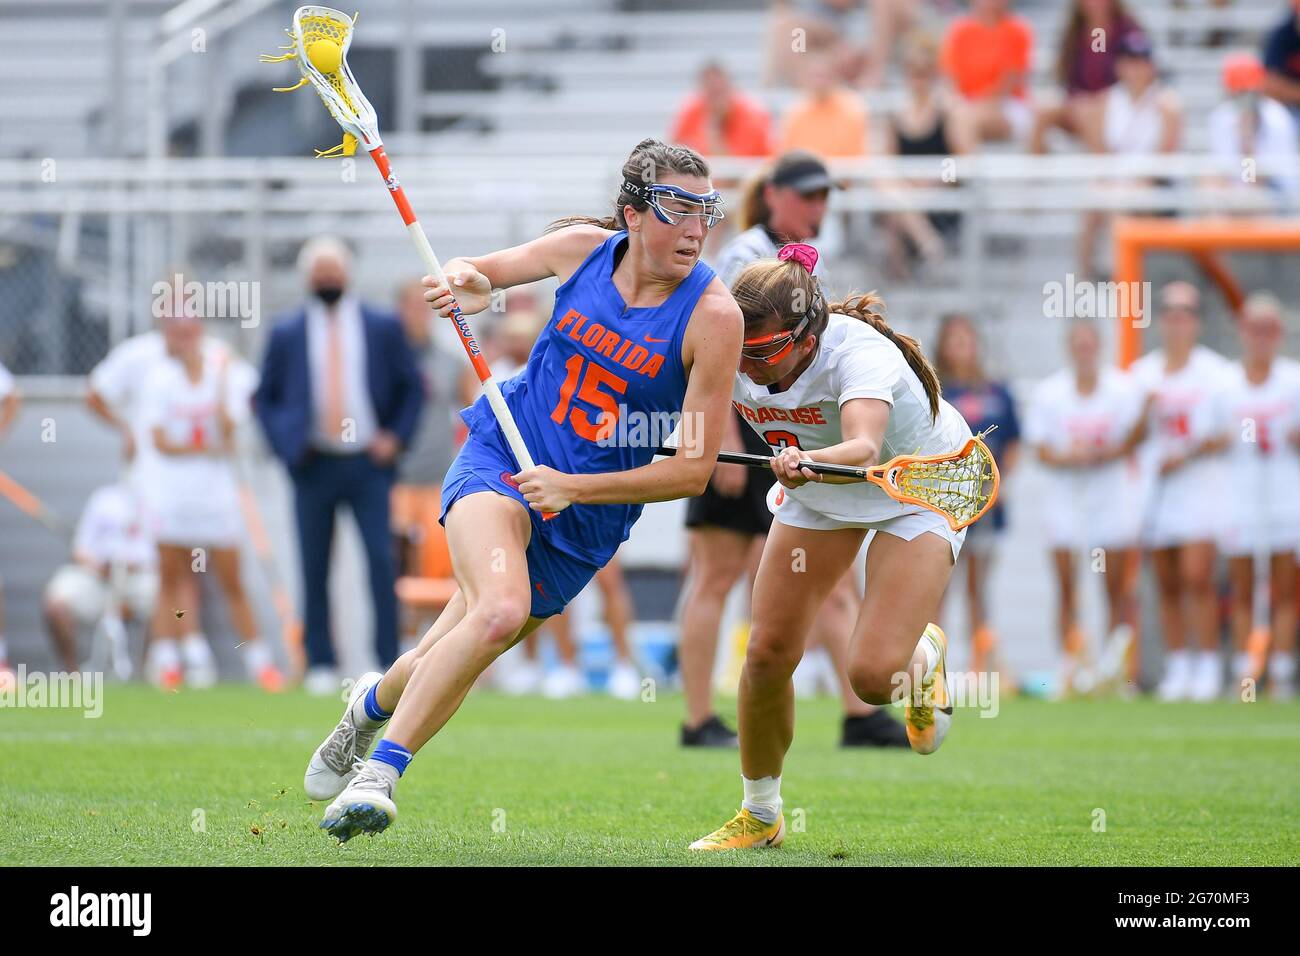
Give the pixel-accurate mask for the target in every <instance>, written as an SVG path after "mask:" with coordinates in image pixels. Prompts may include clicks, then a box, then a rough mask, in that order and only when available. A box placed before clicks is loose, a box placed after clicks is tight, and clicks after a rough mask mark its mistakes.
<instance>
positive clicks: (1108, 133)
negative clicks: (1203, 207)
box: [1079, 33, 1183, 278]
mask: <svg viewBox="0 0 1300 956" xmlns="http://www.w3.org/2000/svg"><path fill="white" fill-rule="evenodd" d="M1117 53H1118V57H1119V59H1118V61H1117V62H1116V66H1115V70H1116V75H1117V76H1118V77H1119V82H1117V83H1116V84H1115V85H1114V86H1112V87H1111V88H1110V89H1109V90H1107V91H1106V93H1105V94H1104V95H1103V98H1102V103H1101V109H1100V110H1099V111H1098V112H1097V114H1096V116H1095V117H1094V119H1093V128H1092V132H1091V133H1090V141H1091V142H1094V143H1098V144H1100V151H1101V152H1106V153H1112V154H1114V155H1116V156H1152V155H1155V154H1157V153H1173V152H1177V151H1178V148H1179V146H1180V145H1181V143H1182V134H1183V108H1182V104H1181V102H1180V101H1179V99H1178V95H1177V94H1176V93H1175V92H1174V91H1173V90H1171V89H1169V88H1168V87H1167V86H1165V85H1164V84H1163V83H1161V82H1160V78H1159V75H1158V74H1157V72H1156V65H1155V63H1154V62H1153V58H1152V50H1151V41H1150V40H1149V39H1148V38H1147V36H1146V34H1144V33H1126V34H1124V35H1123V36H1122V37H1120V38H1119V43H1118V47H1117ZM1154 183H1155V180H1154V178H1153V177H1147V178H1146V179H1145V180H1139V181H1138V182H1134V183H1126V184H1122V185H1126V186H1130V187H1131V186H1136V185H1154ZM1105 223H1106V214H1105V213H1102V212H1099V211H1095V210H1094V211H1089V212H1086V213H1084V216H1083V226H1082V228H1081V229H1080V232H1079V244H1080V250H1079V263H1080V265H1079V271H1080V273H1081V274H1082V275H1083V276H1084V277H1085V278H1091V277H1093V276H1094V275H1096V269H1095V264H1094V258H1093V257H1094V253H1095V247H1096V244H1097V236H1098V234H1099V233H1100V232H1101V229H1102V227H1103V226H1104V225H1105Z"/></svg>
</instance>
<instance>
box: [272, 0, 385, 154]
mask: <svg viewBox="0 0 1300 956" xmlns="http://www.w3.org/2000/svg"><path fill="white" fill-rule="evenodd" d="M355 23H356V17H349V16H348V15H347V14H345V13H340V12H339V11H338V10H333V9H331V8H329V7H317V6H307V7H299V8H298V9H297V11H295V13H294V15H293V29H292V30H287V31H285V32H286V33H287V34H288V36H289V39H290V41H292V42H291V45H290V46H287V47H281V49H283V50H289V51H290V52H288V53H285V54H283V55H280V56H263V57H262V62H263V63H280V62H283V61H285V60H294V61H296V62H297V64H298V71H299V72H300V73H301V74H302V79H300V80H299V81H298V83H297V84H296V85H294V86H288V87H277V88H276V92H277V93H286V92H289V91H291V90H296V89H299V88H301V87H303V86H306V85H307V84H308V83H310V84H311V85H312V87H313V88H314V89H315V90H316V93H317V95H318V96H320V98H321V102H323V103H324V104H325V108H326V109H327V110H329V111H330V115H331V116H333V117H334V119H335V121H336V122H337V123H338V124H339V125H340V126H341V127H343V142H342V143H341V144H339V145H338V146H335V147H334V148H333V149H327V150H317V151H316V155H317V156H336V155H342V156H351V155H353V154H354V153H356V150H357V144H358V143H360V144H362V145H363V146H365V148H366V149H367V150H373V149H376V148H378V147H379V145H380V144H381V140H380V139H379V124H378V120H377V118H376V117H375V110H374V107H373V106H371V105H370V102H369V100H367V99H366V98H365V96H364V95H363V94H362V92H361V87H359V86H358V85H357V81H356V77H354V76H353V75H352V70H351V69H349V68H348V47H350V46H351V45H352V32H353V27H354V25H355Z"/></svg>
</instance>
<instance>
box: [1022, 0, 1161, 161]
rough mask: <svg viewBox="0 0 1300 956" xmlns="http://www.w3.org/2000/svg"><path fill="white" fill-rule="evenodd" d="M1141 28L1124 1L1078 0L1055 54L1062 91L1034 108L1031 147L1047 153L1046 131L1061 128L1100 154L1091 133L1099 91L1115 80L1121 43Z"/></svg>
mask: <svg viewBox="0 0 1300 956" xmlns="http://www.w3.org/2000/svg"><path fill="white" fill-rule="evenodd" d="M1140 30H1141V27H1140V26H1139V24H1138V22H1137V20H1135V19H1134V18H1133V16H1132V14H1131V13H1130V12H1129V10H1128V5H1127V4H1126V3H1125V2H1124V0H1073V2H1072V4H1071V7H1070V12H1069V14H1068V15H1067V18H1066V23H1065V29H1064V30H1063V31H1062V32H1061V41H1060V49H1059V51H1058V52H1057V56H1056V82H1057V83H1058V84H1059V85H1060V87H1061V90H1062V93H1063V95H1062V96H1060V97H1059V98H1057V99H1054V100H1052V101H1050V102H1045V103H1042V104H1040V105H1039V106H1038V108H1037V109H1036V110H1035V111H1034V127H1033V132H1032V133H1031V134H1030V137H1029V149H1030V151H1032V152H1035V153H1045V152H1047V131H1048V130H1049V129H1060V130H1063V131H1064V132H1066V133H1069V134H1070V135H1071V136H1073V137H1075V138H1076V139H1079V140H1081V141H1083V142H1084V145H1085V146H1087V147H1089V148H1090V149H1092V151H1093V152H1099V150H1098V149H1097V148H1096V146H1097V144H1095V143H1088V142H1087V140H1086V137H1087V136H1088V135H1089V132H1090V131H1091V130H1092V129H1094V128H1095V118H1094V117H1095V115H1096V112H1097V111H1098V110H1099V109H1101V102H1102V99H1101V96H1100V94H1102V93H1104V92H1105V91H1106V90H1108V89H1109V88H1110V87H1111V86H1113V85H1114V83H1115V80H1116V72H1115V68H1116V64H1117V60H1118V54H1117V43H1116V41H1117V40H1118V39H1119V38H1120V37H1122V36H1124V35H1126V34H1129V33H1137V32H1140Z"/></svg>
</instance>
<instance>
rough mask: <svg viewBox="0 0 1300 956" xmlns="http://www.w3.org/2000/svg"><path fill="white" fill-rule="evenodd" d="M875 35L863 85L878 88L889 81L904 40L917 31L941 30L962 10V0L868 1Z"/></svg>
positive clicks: (870, 45)
mask: <svg viewBox="0 0 1300 956" xmlns="http://www.w3.org/2000/svg"><path fill="white" fill-rule="evenodd" d="M868 4H869V6H870V9H871V27H870V32H871V36H870V39H869V40H868V43H867V47H868V56H867V68H866V70H865V71H864V73H863V77H862V79H863V85H864V86H866V87H868V88H875V87H878V86H880V85H882V84H883V83H884V82H885V77H886V75H887V74H888V72H889V65H890V63H891V62H892V61H893V58H894V56H895V55H896V54H897V53H898V52H899V50H900V47H901V44H902V41H903V38H904V37H905V36H907V34H909V33H913V32H916V31H917V30H930V29H937V28H938V26H939V25H940V24H942V23H944V22H946V21H948V20H950V19H952V17H953V15H954V14H955V13H956V11H957V10H958V9H959V8H960V0H868Z"/></svg>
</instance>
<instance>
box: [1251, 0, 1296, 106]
mask: <svg viewBox="0 0 1300 956" xmlns="http://www.w3.org/2000/svg"><path fill="white" fill-rule="evenodd" d="M1264 66H1265V68H1266V69H1267V71H1268V72H1267V74H1266V75H1265V76H1264V82H1263V84H1262V85H1261V87H1260V92H1262V93H1263V94H1264V95H1265V96H1269V97H1272V98H1273V99H1275V100H1277V101H1278V102H1279V103H1281V104H1282V105H1283V106H1285V107H1286V108H1287V109H1288V110H1290V111H1291V118H1292V119H1293V120H1294V121H1295V122H1296V123H1297V124H1300V0H1291V9H1290V10H1289V11H1287V14H1286V16H1285V17H1283V19H1282V22H1281V23H1279V24H1278V25H1277V26H1275V27H1274V28H1273V29H1272V30H1270V31H1269V33H1268V36H1267V37H1266V38H1265V40H1264Z"/></svg>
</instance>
